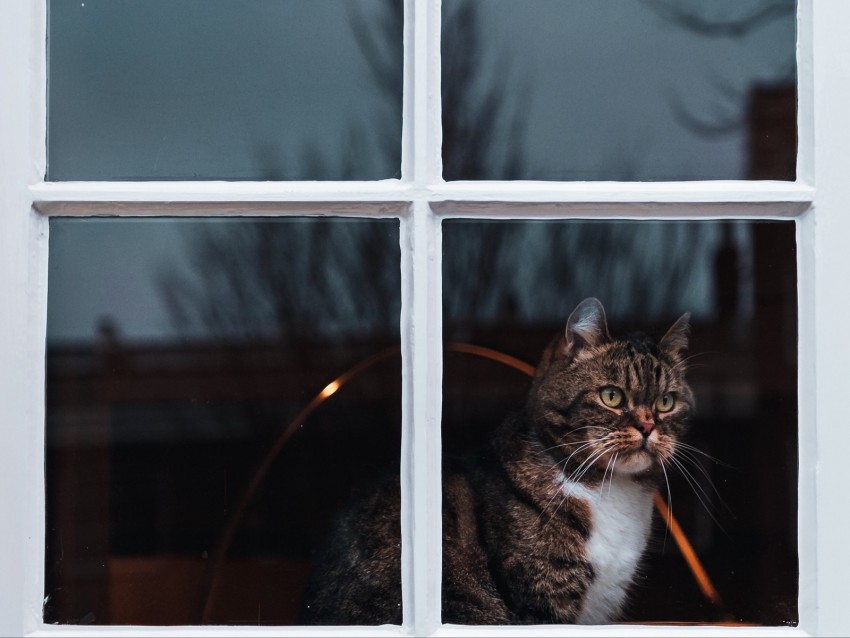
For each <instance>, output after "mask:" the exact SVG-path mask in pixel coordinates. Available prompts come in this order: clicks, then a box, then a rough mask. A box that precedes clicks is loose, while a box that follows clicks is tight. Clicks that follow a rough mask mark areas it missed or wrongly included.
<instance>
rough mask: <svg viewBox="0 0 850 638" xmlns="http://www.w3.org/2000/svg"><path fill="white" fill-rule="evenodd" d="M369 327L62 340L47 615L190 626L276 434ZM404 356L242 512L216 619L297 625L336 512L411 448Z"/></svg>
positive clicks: (51, 450)
mask: <svg viewBox="0 0 850 638" xmlns="http://www.w3.org/2000/svg"><path fill="white" fill-rule="evenodd" d="M385 345H386V344H385V343H381V342H380V340H372V341H369V342H367V343H359V344H347V345H334V346H333V347H327V346H326V347H317V346H315V345H313V346H307V345H305V347H304V348H303V349H299V350H298V351H296V352H293V351H292V350H291V349H287V348H283V347H281V346H276V345H275V344H269V343H243V344H222V343H220V342H205V343H198V344H194V345H190V346H187V345H182V344H141V345H140V344H136V345H125V344H122V343H121V342H119V341H117V340H114V339H113V340H111V341H108V342H106V341H104V342H102V343H100V344H99V345H98V346H97V347H69V348H54V349H51V350H50V352H49V354H48V367H47V370H48V378H47V415H48V423H47V437H48V441H47V443H48V445H47V481H48V557H47V583H48V585H47V591H46V594H47V595H49V599H48V604H47V606H46V609H47V613H46V619H47V621H48V622H51V621H59V622H95V623H97V624H103V623H107V624H109V623H112V624H115V623H118V624H133V623H139V624H151V623H154V624H186V623H189V624H192V623H195V622H197V616H196V614H197V609H198V606H199V596H200V595H201V594H200V592H201V585H202V580H203V576H204V569H205V568H206V567H207V565H208V561H209V558H210V554H212V552H213V548H214V546H215V543H216V540H217V538H218V536H219V534H221V532H222V530H223V528H224V526H225V523H226V521H227V517H228V514H229V513H230V512H231V511H232V510H233V508H234V507H235V505H236V503H237V502H238V501H239V499H240V497H241V493H242V491H243V489H244V488H245V485H246V483H247V480H248V477H249V476H250V474H251V472H252V471H254V470H255V469H256V466H257V464H258V462H259V460H260V459H261V458H262V456H263V454H264V453H265V452H266V451H267V450H268V448H269V447H270V445H271V443H272V442H273V441H274V439H275V436H276V435H277V434H278V433H279V432H280V431H281V429H282V428H283V426H285V425H286V424H287V423H288V422H289V420H291V419H292V417H293V416H294V415H295V414H296V413H297V412H298V411H299V409H300V408H302V407H303V406H304V405H305V404H306V403H307V402H308V401H309V400H310V398H311V397H312V396H313V395H314V394H315V393H316V392H317V391H318V390H321V389H322V388H323V387H325V386H326V384H327V383H328V381H329V380H330V378H333V376H335V375H336V374H339V373H340V372H342V371H344V370H345V369H346V368H348V367H349V366H350V365H352V364H353V363H355V362H357V361H359V360H361V359H362V358H364V357H366V356H368V355H370V354H373V352H374V349H378V350H380V349H381V348H382V347H384V346H385ZM399 377H400V375H399V361H398V359H397V358H396V359H394V360H388V361H386V363H382V364H380V365H376V366H375V367H374V368H373V369H371V370H370V374H368V375H363V376H362V377H360V378H358V379H357V380H356V381H353V382H352V383H351V384H350V387H347V388H346V389H345V390H344V391H340V392H339V393H338V396H337V397H334V400H333V401H331V402H329V403H328V404H327V406H323V407H322V409H321V410H320V411H318V412H317V413H316V414H315V415H313V417H311V419H310V423H309V424H307V425H308V426H309V427H308V428H305V429H304V431H303V432H298V434H297V435H296V436H295V437H294V438H293V440H292V441H291V442H290V443H289V444H288V445H287V447H286V449H285V451H284V453H283V454H281V456H280V458H279V460H278V463H277V464H276V467H275V469H274V471H273V472H272V473H271V474H270V475H269V476H268V479H267V483H268V485H267V489H263V490H261V491H260V492H259V493H258V494H257V497H256V499H254V501H255V502H252V507H251V508H250V509H249V510H248V512H247V515H246V517H245V518H244V520H243V521H242V523H241V525H240V527H239V531H238V534H237V536H236V538H235V539H234V543H233V546H232V548H231V551H230V554H229V555H230V560H229V561H228V562H227V564H226V565H225V567H224V569H223V571H222V588H221V591H220V592H219V594H218V596H217V597H216V603H217V604H216V606H215V609H214V614H213V616H212V621H213V622H220V623H237V622H238V623H241V624H251V623H256V622H258V611H257V610H258V607H260V608H261V609H262V612H261V614H260V620H261V622H262V623H263V624H275V623H282V624H287V623H291V622H292V620H293V615H294V612H295V610H296V608H297V604H298V601H299V599H300V587H301V586H302V585H303V582H304V579H305V578H306V576H307V573H308V571H309V565H310V556H311V552H313V551H315V550H316V547H317V544H318V543H319V542H320V541H321V539H322V537H323V535H324V533H325V532H326V530H327V528H328V526H329V524H330V520H331V517H332V516H333V512H334V510H335V509H336V508H337V507H338V506H339V505H340V504H341V502H344V501H346V500H348V499H350V497H351V489H352V486H354V485H356V484H357V483H358V481H359V480H361V479H362V480H369V478H370V477H372V476H374V475H375V474H376V473H377V472H379V471H383V469H384V468H385V466H386V464H387V463H390V459H391V460H392V462H393V463H394V464H395V466H396V467H397V463H398V458H399V455H400V443H399V422H400V378H399Z"/></svg>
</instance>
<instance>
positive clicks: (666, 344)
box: [658, 312, 691, 359]
mask: <svg viewBox="0 0 850 638" xmlns="http://www.w3.org/2000/svg"><path fill="white" fill-rule="evenodd" d="M690 320H691V313H689V312H686V313H685V314H683V315H682V316H681V317H679V318H678V319H676V323H674V324H673V325H672V326H671V327H670V329H669V330H668V331H667V334H665V335H664V336H663V337H662V338H661V341H659V342H658V347H659V348H660V349H661V351H662V352H665V353H667V354H668V355H669V356H671V357H673V358H674V359H680V358H681V357H682V355H684V354H685V351H686V350H687V349H688V335H689V334H690V332H691V324H690V323H689V322H690Z"/></svg>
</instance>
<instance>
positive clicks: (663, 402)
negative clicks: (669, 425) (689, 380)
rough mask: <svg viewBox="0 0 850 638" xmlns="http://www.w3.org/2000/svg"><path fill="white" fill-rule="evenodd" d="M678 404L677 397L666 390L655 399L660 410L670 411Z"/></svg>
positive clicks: (656, 406) (656, 407)
mask: <svg viewBox="0 0 850 638" xmlns="http://www.w3.org/2000/svg"><path fill="white" fill-rule="evenodd" d="M674 405H676V399H675V398H673V395H672V394H670V393H669V392H665V393H664V394H662V395H661V396H660V397H658V398H657V399H656V400H655V409H656V410H658V411H659V412H669V411H670V410H672V409H673V406H674Z"/></svg>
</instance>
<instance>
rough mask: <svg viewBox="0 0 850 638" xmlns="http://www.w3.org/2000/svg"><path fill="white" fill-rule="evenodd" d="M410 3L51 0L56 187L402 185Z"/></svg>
mask: <svg viewBox="0 0 850 638" xmlns="http://www.w3.org/2000/svg"><path fill="white" fill-rule="evenodd" d="M402 4H403V3H402V2H401V0H329V1H325V2H301V1H299V0H260V1H257V2H239V3H234V2H227V1H224V0H180V1H179V2H170V1H168V0H146V1H145V2H133V1H132V0H85V2H80V1H70V0H52V1H51V2H50V3H49V16H50V25H49V75H50V78H49V80H50V81H49V98H48V110H49V135H48V142H49V143H48V156H49V157H48V159H49V162H48V165H49V168H48V175H47V177H48V179H51V180H142V179H158V180H187V179H197V180H210V179H227V180H349V179H358V180H375V179H387V178H394V177H396V178H397V177H399V171H400V164H401V159H400V158H401V92H402V75H401V72H402V27H403V15H402V9H403V6H402Z"/></svg>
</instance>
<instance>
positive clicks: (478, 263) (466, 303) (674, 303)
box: [443, 221, 718, 324]
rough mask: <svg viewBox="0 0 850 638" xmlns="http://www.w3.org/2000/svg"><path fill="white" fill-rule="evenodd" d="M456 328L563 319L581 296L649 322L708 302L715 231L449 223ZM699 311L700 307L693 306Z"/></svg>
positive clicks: (448, 269) (447, 299)
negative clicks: (685, 305)
mask: <svg viewBox="0 0 850 638" xmlns="http://www.w3.org/2000/svg"><path fill="white" fill-rule="evenodd" d="M443 236H444V246H445V251H444V262H443V265H444V268H443V272H444V280H445V282H446V283H445V284H444V287H443V289H444V314H445V317H446V320H447V321H448V322H450V323H466V322H476V323H478V324H481V323H488V322H493V321H496V320H498V321H504V320H505V319H506V318H510V317H511V314H512V313H515V314H516V318H517V319H519V320H524V321H527V322H531V323H541V322H560V321H561V320H562V319H563V317H565V316H567V314H568V313H569V311H570V309H571V307H572V305H574V304H575V301H576V299H581V298H583V297H587V296H597V297H600V298H602V299H604V300H605V303H606V307H610V310H611V311H612V313H613V314H620V315H626V314H628V315H630V316H633V317H645V318H653V317H659V316H665V315H669V314H672V313H675V312H682V311H683V308H681V307H680V306H681V304H682V303H683V302H685V303H689V304H690V303H694V304H695V305H696V307H699V306H700V305H702V306H705V305H706V304H707V302H706V299H709V300H710V298H711V292H712V291H711V289H710V287H711V285H712V282H711V280H710V275H711V269H712V263H713V262H712V260H713V257H714V246H715V244H716V242H717V240H718V228H717V227H716V226H713V225H709V224H694V223H651V222H650V223H628V222H625V223H610V222H523V223H511V222H495V221H494V222H469V221H456V222H447V224H446V229H445V231H444V235H443ZM691 309H695V308H693V307H692V308H691Z"/></svg>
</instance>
